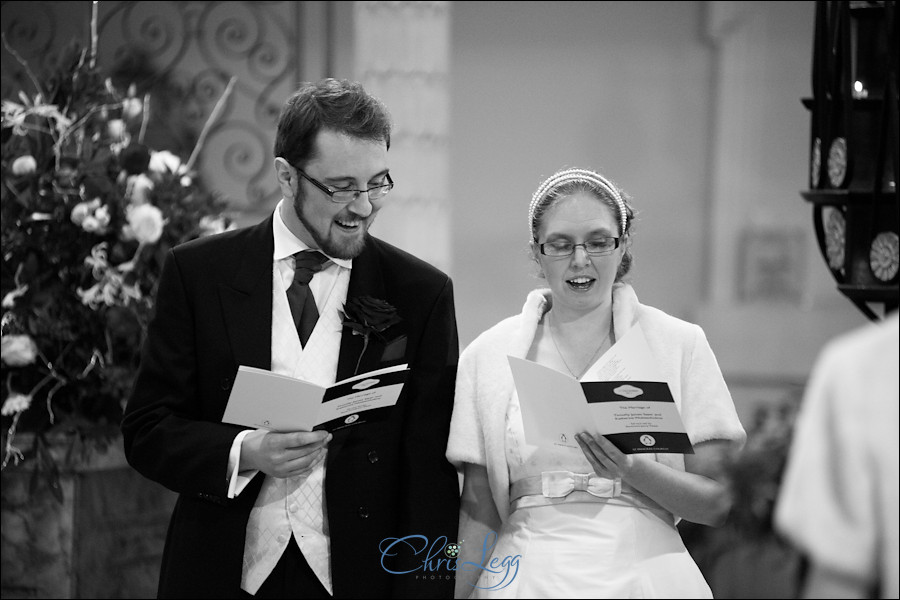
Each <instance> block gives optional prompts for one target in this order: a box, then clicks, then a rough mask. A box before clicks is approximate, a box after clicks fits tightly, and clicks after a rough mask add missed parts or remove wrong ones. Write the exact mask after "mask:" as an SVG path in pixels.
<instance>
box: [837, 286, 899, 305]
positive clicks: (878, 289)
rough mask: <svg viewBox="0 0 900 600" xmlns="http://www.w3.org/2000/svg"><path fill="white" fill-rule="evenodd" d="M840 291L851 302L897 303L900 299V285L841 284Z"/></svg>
mask: <svg viewBox="0 0 900 600" xmlns="http://www.w3.org/2000/svg"><path fill="white" fill-rule="evenodd" d="M837 288H838V290H839V291H840V292H841V293H842V294H844V295H845V296H847V297H848V298H850V299H851V300H862V301H864V302H897V299H898V298H900V284H896V283H895V284H894V285H851V284H848V283H839V284H838V286H837Z"/></svg>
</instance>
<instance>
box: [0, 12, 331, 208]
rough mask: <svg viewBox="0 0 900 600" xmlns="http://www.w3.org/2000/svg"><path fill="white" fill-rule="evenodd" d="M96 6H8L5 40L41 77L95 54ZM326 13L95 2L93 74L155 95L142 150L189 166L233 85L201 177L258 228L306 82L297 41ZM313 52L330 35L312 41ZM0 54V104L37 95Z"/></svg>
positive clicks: (305, 49) (270, 202) (273, 193)
mask: <svg viewBox="0 0 900 600" xmlns="http://www.w3.org/2000/svg"><path fill="white" fill-rule="evenodd" d="M91 4H92V3H91V2H5V3H3V5H2V11H3V35H4V38H5V41H6V45H8V48H10V49H12V50H14V51H15V52H16V53H17V54H19V55H20V56H21V58H22V59H23V60H24V61H26V62H27V63H28V65H29V67H30V68H31V69H32V70H33V71H35V72H36V73H38V74H41V73H44V72H49V70H50V69H52V66H53V64H54V61H55V59H56V55H57V54H58V53H59V51H60V49H61V48H63V47H65V46H66V45H67V44H69V43H71V42H72V41H77V42H80V43H81V44H82V46H88V45H89V42H90V39H91V33H90V32H91V27H90V23H91V10H92V8H91ZM323 4H325V3H321V2H259V1H257V2H116V1H103V2H99V3H98V19H97V34H98V35H97V38H98V42H97V47H98V54H97V58H98V64H99V65H100V66H101V67H102V68H104V69H105V70H106V71H107V72H109V73H110V74H111V75H112V76H113V78H114V81H116V83H117V84H118V85H120V86H122V87H123V88H127V87H128V85H129V84H130V83H135V84H136V86H137V88H138V94H139V95H140V97H144V95H145V94H149V95H150V114H151V117H150V121H149V127H148V131H147V136H146V138H145V141H146V143H148V145H150V146H151V147H153V148H157V149H162V148H166V149H170V150H172V151H175V152H176V153H178V154H180V155H181V157H182V159H184V160H186V159H187V157H188V156H189V155H190V154H191V151H192V150H193V148H194V144H195V142H196V139H197V136H198V135H199V133H200V131H201V130H202V129H203V126H204V124H205V123H206V122H207V119H208V118H209V116H210V113H211V112H212V110H213V108H214V107H215V105H216V103H217V102H218V101H219V99H220V98H221V97H222V95H223V92H224V91H225V88H226V86H227V84H228V82H229V80H230V79H231V78H232V77H236V78H237V79H236V83H235V85H234V88H233V91H232V93H231V94H230V95H229V97H228V98H227V101H226V102H225V103H224V105H223V110H222V112H221V113H220V115H219V116H218V118H217V119H216V121H215V123H214V124H213V125H212V128H211V129H210V130H209V133H208V136H207V137H206V140H205V143H204V145H203V152H202V154H201V155H200V160H199V162H198V167H199V168H200V172H201V173H202V176H203V178H204V181H205V182H206V185H207V186H208V187H210V188H212V189H214V190H216V191H218V192H220V193H221V194H223V195H224V196H225V197H226V198H228V199H229V201H230V203H231V204H232V206H233V207H235V208H236V209H238V210H240V211H242V213H243V215H242V217H241V220H242V221H244V222H255V221H257V220H259V218H260V217H261V216H263V215H265V214H266V213H268V212H269V210H270V209H271V208H272V207H273V206H274V204H275V202H277V200H278V197H279V195H278V190H277V186H276V185H275V183H274V173H273V172H272V166H271V165H272V144H273V140H274V130H275V121H276V119H277V116H278V112H279V110H280V107H281V104H282V102H283V101H284V99H285V98H286V97H287V96H288V95H289V94H290V93H291V92H292V91H293V90H294V89H296V85H297V83H298V82H299V81H301V80H302V79H303V77H302V73H301V71H302V70H303V67H304V65H306V64H307V63H308V60H307V59H308V55H309V54H316V53H322V52H323V50H322V49H321V48H310V47H309V46H308V43H307V45H304V44H305V42H304V39H302V38H303V36H302V35H301V32H303V31H304V27H306V28H309V27H310V25H311V24H310V23H304V18H305V17H307V16H314V18H316V19H317V20H319V21H321V22H320V23H315V24H312V25H313V26H315V27H317V28H319V29H321V30H324V31H327V30H328V27H327V22H324V20H326V19H327V18H328V12H327V11H323V10H322V9H321V6H322V5H323ZM310 39H312V40H314V43H316V44H322V43H327V36H310ZM8 48H6V47H5V48H4V50H3V52H2V65H3V75H2V95H3V97H4V98H9V97H15V96H16V95H18V91H19V90H27V91H28V93H29V94H31V93H33V91H32V90H33V86H31V85H30V83H29V82H28V78H27V76H26V74H25V72H24V69H23V67H22V66H21V64H19V62H17V61H16V60H15V59H14V57H13V56H12V55H11V54H10V52H9V51H8Z"/></svg>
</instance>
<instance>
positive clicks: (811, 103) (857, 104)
mask: <svg viewBox="0 0 900 600" xmlns="http://www.w3.org/2000/svg"><path fill="white" fill-rule="evenodd" d="M852 100H853V108H854V109H855V110H859V111H866V110H881V107H882V105H883V104H884V98H883V97H882V96H875V95H872V96H869V97H868V98H853V99H852ZM801 102H803V106H805V107H806V108H808V109H809V110H812V109H813V108H815V106H816V100H815V98H803V99H802V100H801Z"/></svg>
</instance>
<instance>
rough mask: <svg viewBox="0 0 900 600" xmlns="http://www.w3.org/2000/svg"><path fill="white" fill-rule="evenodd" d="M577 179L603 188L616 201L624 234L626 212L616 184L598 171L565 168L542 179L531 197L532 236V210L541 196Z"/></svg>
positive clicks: (531, 225)
mask: <svg viewBox="0 0 900 600" xmlns="http://www.w3.org/2000/svg"><path fill="white" fill-rule="evenodd" d="M579 180H582V181H588V182H590V183H593V184H594V185H597V186H598V187H600V188H602V189H603V190H606V192H608V193H609V195H610V196H612V198H613V200H615V202H616V206H617V207H618V209H619V224H620V225H621V227H622V230H621V233H622V235H624V234H625V224H626V219H627V213H626V211H625V201H624V200H622V195H621V194H620V193H619V191H618V190H617V189H616V186H614V185H613V184H612V183H610V182H609V180H608V179H606V178H605V177H603V176H602V175H600V174H599V173H595V172H593V171H588V170H586V169H566V170H565V171H560V172H558V173H555V174H554V175H551V176H550V177H549V178H547V179H546V180H545V181H544V183H542V184H541V185H540V186H538V189H537V191H536V192H535V193H534V195H533V196H532V197H531V204H530V205H529V206H528V233H529V234H531V235H532V236H533V235H534V234H533V231H534V210H535V209H536V208H537V205H538V203H539V202H540V201H541V198H543V197H544V196H546V195H547V194H549V193H550V192H551V191H552V190H553V188H555V187H558V186H561V185H563V184H565V183H570V182H572V181H579Z"/></svg>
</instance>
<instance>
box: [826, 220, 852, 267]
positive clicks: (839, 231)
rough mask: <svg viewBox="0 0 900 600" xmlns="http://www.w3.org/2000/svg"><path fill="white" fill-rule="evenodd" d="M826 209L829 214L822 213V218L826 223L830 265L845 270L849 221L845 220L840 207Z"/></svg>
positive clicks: (827, 251) (827, 252)
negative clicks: (845, 247) (845, 246)
mask: <svg viewBox="0 0 900 600" xmlns="http://www.w3.org/2000/svg"><path fill="white" fill-rule="evenodd" d="M826 210H827V214H823V215H822V220H823V221H824V225H825V227H824V229H825V254H826V255H827V256H828V266H829V267H831V268H832V269H834V270H835V271H841V272H843V270H844V244H845V243H846V239H847V222H846V221H845V220H844V213H843V212H841V211H840V210H839V209H837V208H831V209H830V210H829V209H826Z"/></svg>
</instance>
